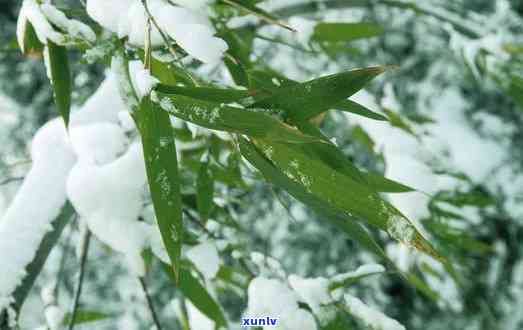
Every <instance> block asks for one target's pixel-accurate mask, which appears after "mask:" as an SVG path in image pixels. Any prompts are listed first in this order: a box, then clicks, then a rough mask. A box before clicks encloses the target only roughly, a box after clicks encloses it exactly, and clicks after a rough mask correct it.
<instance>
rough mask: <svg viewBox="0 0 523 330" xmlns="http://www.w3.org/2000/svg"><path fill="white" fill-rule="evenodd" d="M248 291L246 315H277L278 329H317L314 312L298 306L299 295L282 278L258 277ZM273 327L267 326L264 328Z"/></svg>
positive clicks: (256, 316)
mask: <svg viewBox="0 0 523 330" xmlns="http://www.w3.org/2000/svg"><path fill="white" fill-rule="evenodd" d="M247 291H248V297H249V301H248V307H247V311H246V312H245V314H244V315H245V317H249V318H259V317H266V316H269V317H277V318H278V329H286V330H303V329H307V330H316V329H317V325H316V321H315V320H314V317H313V316H312V314H311V313H310V312H308V311H306V310H304V309H300V308H298V300H299V297H298V295H297V294H296V293H295V292H294V291H293V290H291V289H290V288H289V287H288V286H287V285H286V284H284V283H283V282H281V281H280V280H276V279H268V278H265V277H256V278H254V279H253V280H252V281H251V282H250V284H249V288H248V289H247ZM271 328H273V327H271V326H266V327H264V330H266V329H271Z"/></svg>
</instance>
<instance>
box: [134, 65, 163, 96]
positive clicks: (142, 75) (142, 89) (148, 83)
mask: <svg viewBox="0 0 523 330" xmlns="http://www.w3.org/2000/svg"><path fill="white" fill-rule="evenodd" d="M134 81H135V84H136V85H135V86H136V94H138V97H139V98H140V99H142V98H144V97H145V96H148V95H149V94H150V93H151V91H152V89H153V88H154V87H155V86H156V85H158V84H159V83H160V81H159V80H158V79H156V78H155V77H153V76H152V75H151V71H150V70H148V69H141V70H139V71H137V72H136V73H135V79H134Z"/></svg>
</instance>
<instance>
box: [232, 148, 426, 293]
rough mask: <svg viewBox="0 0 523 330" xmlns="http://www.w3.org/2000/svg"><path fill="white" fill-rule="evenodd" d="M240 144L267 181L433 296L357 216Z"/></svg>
mask: <svg viewBox="0 0 523 330" xmlns="http://www.w3.org/2000/svg"><path fill="white" fill-rule="evenodd" d="M239 147H240V151H241V154H242V155H243V156H244V157H245V158H246V159H247V160H248V161H249V162H250V163H251V164H252V165H253V166H254V167H255V168H257V169H258V170H259V171H260V172H261V173H262V174H263V176H264V177H265V179H266V180H267V181H268V182H271V183H273V184H275V185H277V186H279V187H280V188H282V189H285V190H286V191H287V192H288V193H289V194H290V195H292V196H293V197H294V198H296V199H297V200H299V201H301V202H302V203H304V204H305V205H307V206H308V207H309V208H311V209H312V210H313V211H314V212H315V213H316V214H318V215H320V216H322V219H324V220H326V221H329V222H330V223H331V224H332V225H334V226H336V227H338V228H339V229H340V230H342V231H344V232H345V233H347V235H348V236H349V237H350V238H351V239H353V240H355V241H356V242H358V243H359V244H360V245H361V246H362V247H363V248H364V249H366V250H368V251H369V252H372V253H374V254H375V255H376V256H377V257H379V258H380V260H382V261H383V262H384V263H385V264H387V265H389V266H390V268H391V269H394V270H395V271H397V272H398V274H399V275H400V276H401V277H402V278H403V279H404V280H406V281H407V282H408V283H409V284H410V285H412V286H413V287H415V288H417V289H419V290H422V291H424V293H425V294H426V295H427V296H429V297H431V298H432V297H433V296H431V295H430V294H429V293H430V291H429V289H427V288H428V287H427V285H426V284H425V283H424V282H423V281H422V280H420V279H419V278H414V277H413V276H411V274H409V273H403V272H402V271H400V270H399V269H398V268H397V266H396V265H395V264H394V262H393V261H392V260H390V258H389V257H388V256H387V254H386V253H385V251H384V250H383V249H382V248H381V246H380V245H379V244H378V243H377V242H376V240H375V239H374V238H373V237H372V235H371V234H370V233H369V232H368V231H367V229H365V227H364V226H363V225H362V224H360V223H358V222H357V220H358V219H356V218H355V217H353V216H350V215H349V214H347V213H346V212H342V211H340V210H337V209H335V208H333V207H332V205H330V204H329V203H328V202H327V201H325V200H323V199H321V198H320V197H318V196H316V195H314V194H313V193H312V192H310V191H307V190H306V189H305V187H304V186H303V185H301V184H300V183H297V182H296V181H293V180H292V179H290V178H289V177H288V176H287V175H286V174H285V173H284V172H283V171H282V170H281V169H279V168H277V167H276V166H274V164H273V163H271V161H270V160H269V159H267V158H266V157H265V156H264V155H263V154H262V152H260V150H259V149H258V148H256V147H255V146H254V145H253V144H252V143H250V142H247V141H246V140H244V139H240V140H239Z"/></svg>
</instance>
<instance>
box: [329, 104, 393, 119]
mask: <svg viewBox="0 0 523 330" xmlns="http://www.w3.org/2000/svg"><path fill="white" fill-rule="evenodd" d="M335 109H336V110H340V111H345V112H350V113H354V114H356V115H360V116H363V117H367V118H370V119H375V120H381V121H388V118H387V117H385V116H384V115H382V114H380V113H377V112H374V111H372V110H370V109H368V108H366V107H364V106H363V105H361V104H359V103H356V102H354V101H352V100H344V101H341V102H340V103H338V104H337V105H336V106H335Z"/></svg>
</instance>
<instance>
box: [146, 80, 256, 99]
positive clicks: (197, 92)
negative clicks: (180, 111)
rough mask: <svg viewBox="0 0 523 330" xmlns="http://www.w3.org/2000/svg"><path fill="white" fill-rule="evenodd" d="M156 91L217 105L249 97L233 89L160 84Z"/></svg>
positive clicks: (245, 91) (245, 92) (247, 92)
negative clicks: (216, 103)
mask: <svg viewBox="0 0 523 330" xmlns="http://www.w3.org/2000/svg"><path fill="white" fill-rule="evenodd" d="M156 90H157V91H158V92H161V93H165V94H177V95H184V96H188V97H191V98H194V99H198V100H202V101H208V102H218V103H231V102H236V101H239V100H241V99H244V98H246V97H249V96H250V93H249V91H247V90H239V89H233V88H213V87H182V86H168V85H163V84H160V85H158V86H157V87H156Z"/></svg>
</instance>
